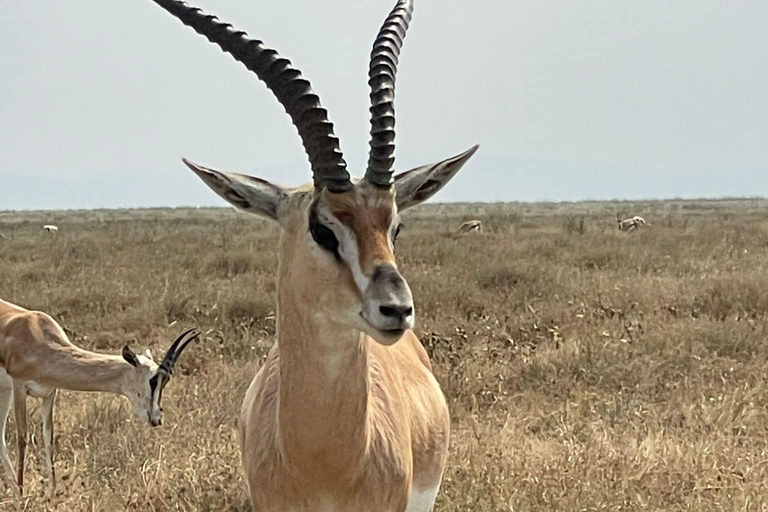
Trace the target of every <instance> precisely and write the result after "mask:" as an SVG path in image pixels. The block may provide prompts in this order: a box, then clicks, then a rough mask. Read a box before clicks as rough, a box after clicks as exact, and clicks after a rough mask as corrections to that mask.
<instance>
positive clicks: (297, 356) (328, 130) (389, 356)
mask: <svg viewBox="0 0 768 512" xmlns="http://www.w3.org/2000/svg"><path fill="white" fill-rule="evenodd" d="M154 1H155V2H156V3H157V4H159V5H160V6H162V7H163V8H164V9H165V10H167V11H168V12H170V13H171V14H173V15H174V16H175V17H177V18H178V19H179V20H181V21H182V22H183V23H184V24H185V25H188V26H190V27H192V28H193V29H194V30H195V31H196V32H198V33H199V34H202V35H204V36H205V37H206V38H208V39H209V40H210V41H211V42H213V43H215V44H217V45H219V46H220V47H221V48H222V49H223V50H224V51H225V52H227V53H229V54H230V55H232V56H233V57H234V58H235V59H236V60H237V61H239V62H241V63H242V64H244V65H245V67H246V68H248V69H249V70H251V71H253V72H254V73H255V74H256V75H257V76H258V77H259V78H260V79H261V80H262V81H264V82H265V83H266V85H267V87H268V88H269V89H270V90H271V91H272V92H273V93H274V95H275V96H276V97H277V99H278V101H279V102H280V103H281V104H282V105H283V107H284V108H285V110H286V112H287V113H288V115H289V116H290V117H291V119H292V121H293V124H294V125H295V126H296V128H297V129H298V132H299V136H300V137H301V139H302V141H303V143H304V148H305V150H306V152H307V155H308V157H309V161H310V164H311V167H312V174H313V185H307V186H304V187H300V188H295V189H288V188H283V187H280V186H278V185H275V184H272V183H268V182H267V181H264V180H262V179H259V178H254V177H250V176H245V175H242V174H234V173H227V172H220V171H215V170H213V169H208V168H206V167H202V166H200V165H197V164H194V163H192V162H190V161H188V160H184V162H185V163H186V165H187V166H189V168H190V169H192V170H193V171H194V172H195V173H196V174H197V175H198V176H199V177H200V178H202V180H203V181H204V182H205V183H206V184H207V185H208V186H209V187H211V188H212V189H213V190H214V191H215V192H216V193H218V194H219V195H220V196H221V197H223V198H224V199H226V200H227V201H229V202H230V203H232V204H233V205H235V206H237V207H238V208H241V209H243V210H245V211H248V212H252V213H255V214H258V215H261V216H263V217H267V218H270V219H273V220H275V221H277V222H278V223H279V224H280V226H281V227H282V235H281V239H280V250H279V252H280V265H279V270H278V287H277V301H278V315H277V342H276V343H275V345H274V346H273V347H272V349H271V351H270V353H269V356H268V357H267V360H266V362H265V363H264V365H263V366H262V367H261V368H260V369H259V371H258V372H257V374H256V377H255V378H254V380H253V382H252V383H251V386H250V388H249V389H248V392H247V394H246V397H245V401H244V403H243V408H242V414H241V419H240V442H241V450H242V457H243V464H244V466H245V472H246V476H247V482H248V486H249V490H250V496H251V501H252V503H253V507H254V509H255V510H256V511H258V512H265V511H280V512H286V511H326V510H328V511H334V512H344V511H350V512H352V511H354V512H361V511H377V512H379V511H381V512H384V511H386V512H403V511H408V512H426V511H428V510H431V509H432V507H433V505H434V502H435V497H436V496H437V492H438V487H439V486H440V481H441V478H442V473H443V468H444V465H445V462H446V457H447V454H448V440H449V428H450V422H449V415H448V408H447V405H446V402H445V398H444V397H443V394H442V392H441V390H440V387H439V385H438V383H437V381H436V380H435V378H434V376H433V375H432V371H431V365H430V362H429V359H428V357H427V354H426V352H425V351H424V349H423V348H422V346H421V345H420V343H419V340H418V339H417V337H416V336H415V335H414V334H413V332H412V331H411V328H412V327H413V325H414V318H415V312H414V307H413V299H412V296H411V290H410V289H409V287H408V283H407V282H406V281H405V279H404V278H403V276H402V275H401V274H400V272H399V271H398V269H397V265H396V263H395V256H394V247H395V239H396V237H397V234H398V230H399V226H400V221H399V215H398V213H399V212H400V211H402V210H405V209H406V208H409V207H411V206H413V205H416V204H418V203H420V202H422V201H424V200H426V199H427V198H429V197H431V196H432V195H433V194H434V193H435V192H437V191H438V190H439V189H441V188H442V187H443V186H444V185H445V184H446V183H447V182H448V181H449V180H450V179H451V178H452V177H453V176H454V175H455V174H456V172H458V170H459V169H461V167H462V166H463V165H464V164H465V163H466V162H467V160H469V158H470V157H471V156H472V155H473V154H474V153H475V151H476V150H477V146H475V147H473V148H471V149H470V150H468V151H466V152H465V153H462V154H460V155H458V156H455V157H453V158H449V159H447V160H444V161H442V162H438V163H435V164H431V165H426V166H423V167H418V168H415V169H412V170H410V171H408V172H405V173H402V174H399V175H398V176H396V177H394V179H393V164H394V158H393V155H394V150H395V144H394V140H395V130H394V126H395V114H394V105H393V102H394V92H395V74H396V70H397V62H398V56H399V54H400V48H401V46H402V43H403V39H404V37H405V33H406V29H407V28H408V24H409V22H410V20H411V13H412V11H413V2H412V1H410V0H400V1H399V2H398V3H397V5H396V6H395V8H394V10H393V11H392V12H391V14H390V15H389V17H388V18H387V19H386V22H385V23H384V25H383V27H382V28H381V31H380V32H379V34H378V36H377V38H376V40H375V43H374V46H373V51H372V54H371V62H370V71H369V85H370V87H371V102H372V106H371V126H372V129H371V142H370V157H369V161H368V168H367V170H366V172H365V176H364V177H363V178H362V179H361V180H351V179H350V175H349V173H348V172H347V169H346V163H345V161H344V158H343V156H342V153H341V151H340V149H339V141H338V139H337V138H336V136H335V135H334V131H333V125H332V124H331V122H330V121H329V120H328V115H327V112H326V110H325V109H323V108H322V106H321V105H320V100H319V98H318V97H317V95H315V94H314V93H313V92H312V89H311V88H310V84H309V82H308V81H307V80H306V79H305V78H303V77H302V75H301V73H300V72H299V70H297V69H296V68H294V67H293V66H292V65H291V63H290V62H289V61H288V60H286V59H284V58H282V57H281V56H280V55H278V54H277V52H276V51H275V50H272V49H270V48H267V47H266V46H265V45H264V44H263V43H262V42H261V41H258V40H253V39H249V38H248V36H247V35H246V34H245V33H244V32H240V31H237V30H235V29H233V28H232V26H231V25H228V24H224V23H221V22H220V21H218V20H217V18H216V17H214V16H210V15H206V14H204V13H202V12H201V11H200V10H199V9H196V8H193V7H189V6H188V5H187V4H186V3H184V2H180V1H175V0H154ZM254 293H260V291H258V290H254Z"/></svg>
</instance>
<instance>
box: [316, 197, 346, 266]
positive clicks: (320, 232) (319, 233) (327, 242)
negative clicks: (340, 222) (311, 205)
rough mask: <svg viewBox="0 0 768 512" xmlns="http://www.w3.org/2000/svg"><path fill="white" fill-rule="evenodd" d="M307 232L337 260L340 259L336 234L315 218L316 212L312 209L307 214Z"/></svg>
mask: <svg viewBox="0 0 768 512" xmlns="http://www.w3.org/2000/svg"><path fill="white" fill-rule="evenodd" d="M309 232H310V233H311V234H312V238H313V239H314V240H315V242H317V244H318V245H319V246H320V247H322V248H323V249H325V250H326V251H328V252H330V253H332V254H333V255H334V256H335V257H336V259H337V260H339V261H341V256H340V255H339V240H338V239H337V238H336V235H335V234H334V233H333V231H331V229H330V228H329V227H327V226H324V225H323V224H322V223H321V222H320V219H318V218H317V212H316V211H315V210H314V209H313V210H312V212H311V213H310V214H309Z"/></svg>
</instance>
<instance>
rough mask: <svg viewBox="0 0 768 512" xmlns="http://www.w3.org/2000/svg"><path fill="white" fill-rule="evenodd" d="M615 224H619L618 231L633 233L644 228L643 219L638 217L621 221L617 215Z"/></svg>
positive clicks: (619, 215)
mask: <svg viewBox="0 0 768 512" xmlns="http://www.w3.org/2000/svg"><path fill="white" fill-rule="evenodd" d="M616 222H618V224H619V231H634V230H635V229H638V228H640V227H642V226H645V219H643V218H642V217H640V216H639V215H635V216H634V217H629V218H626V219H622V218H621V214H619V213H617V214H616Z"/></svg>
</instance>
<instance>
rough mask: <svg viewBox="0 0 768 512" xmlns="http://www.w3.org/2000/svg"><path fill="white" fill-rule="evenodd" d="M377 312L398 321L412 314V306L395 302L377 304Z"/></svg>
mask: <svg viewBox="0 0 768 512" xmlns="http://www.w3.org/2000/svg"><path fill="white" fill-rule="evenodd" d="M379 313H381V314H382V315H384V316H385V317H387V318H394V319H395V320H397V321H398V322H403V321H404V320H405V319H406V318H408V317H409V316H411V315H412V314H413V306H400V305H397V304H390V305H388V306H379Z"/></svg>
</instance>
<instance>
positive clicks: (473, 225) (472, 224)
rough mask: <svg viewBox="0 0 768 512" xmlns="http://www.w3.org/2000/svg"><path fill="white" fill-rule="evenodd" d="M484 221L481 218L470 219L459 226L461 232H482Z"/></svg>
mask: <svg viewBox="0 0 768 512" xmlns="http://www.w3.org/2000/svg"><path fill="white" fill-rule="evenodd" d="M482 232H483V223H482V222H480V221H479V220H468V221H467V222H465V223H463V224H462V225H461V226H459V233H482Z"/></svg>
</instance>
